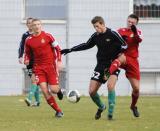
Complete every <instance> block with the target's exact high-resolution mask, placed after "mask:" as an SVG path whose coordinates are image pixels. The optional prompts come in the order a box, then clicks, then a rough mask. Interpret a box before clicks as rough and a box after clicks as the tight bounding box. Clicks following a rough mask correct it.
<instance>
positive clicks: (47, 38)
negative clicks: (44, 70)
mask: <svg viewBox="0 0 160 131" xmlns="http://www.w3.org/2000/svg"><path fill="white" fill-rule="evenodd" d="M31 52H32V53H33V56H34V64H38V65H41V64H53V63H55V62H56V60H57V59H58V60H59V61H61V53H60V48H59V45H58V42H57V41H56V40H55V39H54V37H53V36H52V35H51V34H49V33H46V32H44V31H42V32H41V34H40V35H38V36H34V35H31V36H29V37H28V38H27V39H26V43H25V60H30V57H31Z"/></svg>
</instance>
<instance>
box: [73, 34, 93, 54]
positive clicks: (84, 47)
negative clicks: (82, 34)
mask: <svg viewBox="0 0 160 131" xmlns="http://www.w3.org/2000/svg"><path fill="white" fill-rule="evenodd" d="M95 36H96V33H94V34H93V35H92V36H91V37H90V38H89V39H88V41H87V42H86V43H82V44H79V45H77V46H74V47H72V48H71V50H72V51H82V50H87V49H90V48H92V47H94V46H95V45H96V43H95V41H94V37H95Z"/></svg>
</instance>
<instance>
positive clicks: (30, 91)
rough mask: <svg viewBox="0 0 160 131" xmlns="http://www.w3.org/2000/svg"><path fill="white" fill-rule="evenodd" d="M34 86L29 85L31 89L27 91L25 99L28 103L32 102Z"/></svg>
mask: <svg viewBox="0 0 160 131" xmlns="http://www.w3.org/2000/svg"><path fill="white" fill-rule="evenodd" d="M36 86H37V85H34V84H31V88H30V90H29V93H28V97H27V98H28V100H29V101H30V102H32V98H33V96H34V93H35V89H36Z"/></svg>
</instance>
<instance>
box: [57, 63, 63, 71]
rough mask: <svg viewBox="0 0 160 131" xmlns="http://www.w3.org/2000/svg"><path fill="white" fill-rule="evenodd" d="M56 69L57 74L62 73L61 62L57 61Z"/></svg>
mask: <svg viewBox="0 0 160 131" xmlns="http://www.w3.org/2000/svg"><path fill="white" fill-rule="evenodd" d="M57 69H58V72H60V71H62V70H63V64H62V61H57Z"/></svg>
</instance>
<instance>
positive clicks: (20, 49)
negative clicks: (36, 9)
mask: <svg viewBox="0 0 160 131" xmlns="http://www.w3.org/2000/svg"><path fill="white" fill-rule="evenodd" d="M25 39H26V38H25V34H23V35H22V38H21V42H20V44H19V49H18V58H20V57H22V56H23V53H24V44H25Z"/></svg>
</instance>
